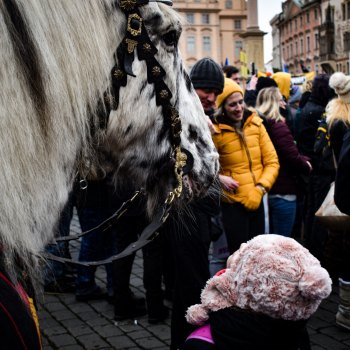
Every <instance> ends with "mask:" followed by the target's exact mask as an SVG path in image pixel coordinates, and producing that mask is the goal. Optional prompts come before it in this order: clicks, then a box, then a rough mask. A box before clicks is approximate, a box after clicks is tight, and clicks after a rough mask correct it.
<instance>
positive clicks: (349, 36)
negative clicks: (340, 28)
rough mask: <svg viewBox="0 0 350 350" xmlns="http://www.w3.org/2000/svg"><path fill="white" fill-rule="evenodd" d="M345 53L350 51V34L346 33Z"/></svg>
mask: <svg viewBox="0 0 350 350" xmlns="http://www.w3.org/2000/svg"><path fill="white" fill-rule="evenodd" d="M344 51H350V32H345V33H344Z"/></svg>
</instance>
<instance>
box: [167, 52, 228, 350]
mask: <svg viewBox="0 0 350 350" xmlns="http://www.w3.org/2000/svg"><path fill="white" fill-rule="evenodd" d="M190 79H191V81H192V84H193V86H194V88H195V90H196V93H197V95H198V97H199V99H200V101H201V103H202V106H203V110H204V112H205V113H206V115H207V116H208V117H210V115H211V114H212V113H213V111H214V109H215V100H216V97H217V95H218V94H220V93H221V92H222V90H223V88H224V73H223V71H222V69H221V67H220V66H219V65H218V64H217V63H216V62H215V61H213V60H212V59H210V58H203V59H201V60H199V61H198V62H197V63H196V64H195V65H194V66H193V67H192V70H191V72H190ZM208 122H210V121H209V118H208ZM219 212H220V206H219V194H218V191H217V195H216V196H213V195H208V196H207V197H205V198H202V199H196V200H194V201H193V202H191V203H190V204H189V205H188V207H187V208H185V210H184V211H182V212H178V211H173V212H172V213H171V215H170V216H169V219H168V220H167V221H166V222H165V225H164V226H163V227H162V230H163V231H164V233H166V237H167V238H168V240H169V241H170V249H171V253H172V258H173V269H174V271H173V273H174V282H173V283H174V286H173V288H174V292H173V309H172V315H171V345H170V349H172V350H175V349H178V348H179V347H180V346H181V345H182V344H183V343H184V342H185V340H186V337H187V336H188V335H189V334H190V333H191V331H192V330H193V329H194V327H193V326H191V325H189V324H188V323H187V322H186V320H185V313H186V310H187V308H188V307H189V306H190V305H192V304H193V303H197V302H199V300H200V293H201V290H202V289H203V288H204V286H205V283H206V281H207V280H208V278H209V276H210V273H209V258H208V254H209V246H210V241H211V239H210V232H211V218H212V217H214V216H216V215H218V214H219Z"/></svg>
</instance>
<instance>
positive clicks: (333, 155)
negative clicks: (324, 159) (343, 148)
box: [332, 148, 338, 170]
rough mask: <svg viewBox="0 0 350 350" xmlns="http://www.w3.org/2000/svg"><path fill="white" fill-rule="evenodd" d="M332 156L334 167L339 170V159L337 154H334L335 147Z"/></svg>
mask: <svg viewBox="0 0 350 350" xmlns="http://www.w3.org/2000/svg"><path fill="white" fill-rule="evenodd" d="M332 158H333V163H334V169H335V170H337V169H338V163H337V159H336V158H335V154H334V149H333V148H332Z"/></svg>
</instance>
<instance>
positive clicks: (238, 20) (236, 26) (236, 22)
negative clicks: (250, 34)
mask: <svg viewBox="0 0 350 350" xmlns="http://www.w3.org/2000/svg"><path fill="white" fill-rule="evenodd" d="M235 29H242V22H241V20H240V19H235Z"/></svg>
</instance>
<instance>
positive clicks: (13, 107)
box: [0, 0, 120, 271]
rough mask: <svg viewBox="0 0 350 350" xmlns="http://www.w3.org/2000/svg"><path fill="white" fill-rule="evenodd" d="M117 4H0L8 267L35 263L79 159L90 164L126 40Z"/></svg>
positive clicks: (1, 221)
mask: <svg viewBox="0 0 350 350" xmlns="http://www.w3.org/2000/svg"><path fill="white" fill-rule="evenodd" d="M113 3H114V2H113V1H110V2H106V1H101V0H99V1H92V2H90V3H89V6H85V5H84V3H82V2H81V1H73V2H71V1H69V4H68V3H67V1H40V0H32V1H26V0H23V1H15V0H6V1H3V2H1V4H0V35H1V39H0V40H1V50H0V57H1V59H0V60H1V62H2V64H1V65H0V81H1V92H0V118H1V123H2V125H1V130H0V135H1V136H0V139H1V141H0V142H1V147H0V162H1V163H0V167H1V170H2V176H1V177H0V188H1V192H2V200H1V202H0V212H1V215H0V227H1V235H0V242H1V246H2V247H4V248H3V254H4V256H5V259H4V261H9V262H13V261H14V256H15V255H17V256H20V257H21V258H22V259H23V260H25V261H31V260H32V259H33V256H32V253H33V252H38V251H40V249H42V247H43V244H46V243H47V242H48V240H49V239H51V237H52V227H53V226H54V225H55V222H56V221H57V218H58V217H59V212H60V210H61V209H62V206H63V204H64V203H65V201H66V199H67V196H68V191H69V189H70V188H71V185H72V183H73V178H74V176H75V171H76V170H75V169H77V166H78V162H79V160H80V159H82V157H81V155H83V158H85V159H86V158H91V155H92V153H91V152H92V150H93V148H92V147H91V143H92V141H93V140H92V138H91V133H90V127H91V126H92V125H96V123H97V122H98V120H97V116H96V114H95V111H96V107H97V106H98V102H99V101H100V100H101V98H102V97H103V93H104V92H105V91H106V89H107V87H108V83H109V75H110V69H111V67H112V66H113V52H114V51H115V49H116V43H117V42H118V41H120V34H119V33H118V32H117V30H115V31H114V30H113V28H117V25H116V23H114V22H115V16H112V13H113V12H115V11H117V9H116V8H115V7H114V5H113ZM96 129H97V128H96ZM38 218H39V219H38ZM8 265H9V266H8V268H9V271H11V270H12V269H13V268H12V267H11V264H8Z"/></svg>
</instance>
